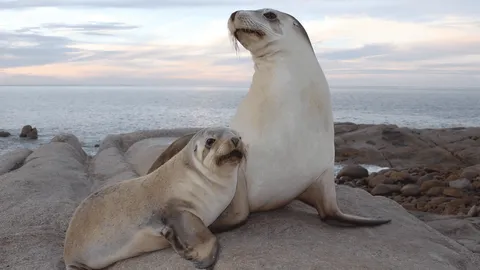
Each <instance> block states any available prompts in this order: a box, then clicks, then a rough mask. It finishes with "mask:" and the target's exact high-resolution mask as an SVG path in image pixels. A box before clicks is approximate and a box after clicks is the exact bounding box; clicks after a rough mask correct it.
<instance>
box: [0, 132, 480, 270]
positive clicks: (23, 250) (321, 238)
mask: <svg viewBox="0 0 480 270" xmlns="http://www.w3.org/2000/svg"><path fill="white" fill-rule="evenodd" d="M137 134H139V136H137V137H136V136H133V135H132V134H128V135H126V136H127V137H125V138H127V140H124V139H123V138H124V137H122V136H115V137H113V136H111V137H108V138H107V139H105V141H104V142H103V143H102V145H103V147H102V148H101V149H99V153H98V154H97V155H96V156H95V157H93V158H92V159H91V160H89V158H88V157H86V155H85V153H84V152H83V150H82V149H81V148H80V149H79V148H78V145H79V144H77V142H78V140H76V139H75V138H72V137H68V138H63V139H62V140H58V139H57V140H52V142H50V143H48V144H45V145H43V146H41V147H39V148H38V149H36V150H35V151H34V152H33V153H32V154H30V155H29V156H28V158H27V159H26V161H25V164H24V165H23V166H22V167H21V168H19V169H17V170H15V171H12V172H10V173H8V174H4V175H2V176H0V224H2V226H1V227H0V243H2V244H1V245H0V269H35V270H43V269H48V270H51V269H64V266H63V265H62V263H61V256H62V253H63V241H64V234H65V230H66V228H67V226H68V221H69V220H70V218H71V215H72V214H73V211H74V210H75V207H76V206H77V205H78V203H80V201H81V200H82V199H83V198H85V197H86V196H87V195H88V194H89V193H90V192H92V191H94V190H96V189H97V188H99V187H100V186H103V185H108V184H112V183H115V182H117V181H121V180H123V179H129V178H131V177H135V176H136V175H138V174H141V172H137V170H139V171H143V170H144V169H142V168H146V167H148V166H149V165H147V164H152V163H153V162H154V160H155V159H156V155H155V154H154V153H152V152H149V153H148V154H145V153H147V152H148V151H147V150H146V149H147V148H156V149H162V147H164V146H165V141H162V140H155V139H153V140H149V139H151V138H154V137H155V133H148V134H147V133H145V132H139V133H137ZM152 134H153V136H150V135H152ZM158 134H162V133H158ZM180 135H182V134H178V135H175V136H180ZM162 136H163V135H162ZM166 137H171V136H166ZM142 140H148V141H143V142H142ZM137 143H138V144H137ZM127 146H128V147H127ZM144 151H146V152H144ZM126 153H127V154H126ZM139 168H140V169H139ZM337 190H338V200H339V204H340V207H341V208H342V209H343V210H344V211H345V212H347V213H355V214H359V215H363V216H371V217H390V218H392V219H393V222H392V223H391V224H387V225H383V226H379V227H374V228H342V227H334V226H330V225H327V224H325V223H323V222H322V221H320V220H319V218H318V216H317V215H316V213H315V211H314V210H313V209H312V208H309V207H307V206H305V205H303V204H301V203H299V202H294V203H292V204H290V205H289V206H288V207H286V208H284V209H279V210H277V211H272V212H268V213H256V214H252V215H251V217H250V218H249V221H248V222H247V223H246V224H245V225H244V226H242V227H240V228H238V229H235V230H232V231H230V232H225V233H222V234H219V235H218V236H219V240H220V244H221V246H222V248H221V253H220V258H219V261H218V264H217V267H216V268H215V269H228V270H230V269H382V270H383V269H419V270H420V269H422V270H424V269H435V270H442V269H445V270H446V269H462V270H463V269H467V270H469V269H472V270H474V269H475V270H476V269H478V265H479V264H480V258H479V257H478V256H477V255H476V254H475V253H473V252H471V251H470V250H468V249H467V248H465V247H464V246H462V245H460V244H459V243H457V242H456V241H454V240H452V239H450V238H448V237H447V236H445V235H443V234H442V233H440V232H438V231H437V230H435V229H433V228H432V227H430V226H428V225H427V224H425V223H424V222H422V221H421V220H419V219H417V218H416V217H415V216H413V215H411V214H409V213H408V212H407V211H406V210H404V208H403V207H401V206H400V205H399V204H397V203H396V202H394V201H392V200H390V199H388V198H385V197H374V196H371V195H370V194H368V193H367V192H366V191H364V190H361V189H355V188H350V187H346V186H338V187H337ZM62 267H63V268H62ZM108 269H109V270H119V269H125V270H126V269H142V270H143V269H145V270H149V269H194V268H193V266H192V264H191V263H190V262H188V261H185V260H183V259H181V258H180V257H179V256H178V255H177V254H176V253H174V252H173V250H172V249H166V250H162V251H157V252H152V253H149V254H145V255H142V256H138V257H135V258H131V259H128V260H125V261H121V262H119V263H117V264H115V265H113V266H111V267H109V268H108Z"/></svg>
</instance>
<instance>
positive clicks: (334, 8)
mask: <svg viewBox="0 0 480 270" xmlns="http://www.w3.org/2000/svg"><path fill="white" fill-rule="evenodd" d="M267 7H268V8H274V9H278V10H281V11H284V12H287V13H290V14H291V15H293V16H295V17H296V18H297V19H298V20H299V21H300V22H301V23H302V24H303V25H304V27H305V28H306V30H307V32H308V34H309V35H310V39H311V41H312V43H313V47H314V49H315V52H316V55H317V58H318V61H319V63H320V65H321V67H322V69H323V70H324V72H325V74H326V76H327V80H328V82H329V84H330V85H332V86H337V85H338V86H421V87H424V86H426V87H439V86H441V87H476V86H480V1H478V0H448V1H447V0H316V1H302V0H296V1H295V0H288V1H287V0H277V1H246V0H245V1H242V0H223V1H221V0H217V1H208V0H205V1H194V0H189V1H188V0H176V1H175V0H171V1H162V0H17V1H14V0H0V18H1V19H0V85H159V86H180V87H182V86H204V87H227V86H233V87H246V88H248V86H249V84H250V80H251V76H252V74H253V63H252V61H251V58H250V55H249V53H248V52H247V51H246V50H245V49H244V48H242V47H241V46H240V51H239V52H235V49H234V46H233V44H232V42H231V40H230V37H229V35H228V30H227V20H228V18H229V16H230V14H231V13H232V12H233V11H235V10H239V9H258V8H267Z"/></svg>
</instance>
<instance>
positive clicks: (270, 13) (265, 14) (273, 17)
mask: <svg viewBox="0 0 480 270" xmlns="http://www.w3.org/2000/svg"><path fill="white" fill-rule="evenodd" d="M263 17H265V18H267V19H269V20H275V19H276V18H277V15H276V14H275V13H273V12H271V11H269V12H267V13H264V14H263Z"/></svg>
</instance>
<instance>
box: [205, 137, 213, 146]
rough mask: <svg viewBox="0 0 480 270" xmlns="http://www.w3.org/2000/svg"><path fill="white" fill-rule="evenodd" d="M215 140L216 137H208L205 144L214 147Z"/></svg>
mask: <svg viewBox="0 0 480 270" xmlns="http://www.w3.org/2000/svg"><path fill="white" fill-rule="evenodd" d="M214 142H215V139H214V138H208V139H207V141H206V142H205V146H206V147H207V148H210V147H212V145H213V143H214Z"/></svg>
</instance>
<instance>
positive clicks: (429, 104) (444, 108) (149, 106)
mask: <svg viewBox="0 0 480 270" xmlns="http://www.w3.org/2000/svg"><path fill="white" fill-rule="evenodd" d="M245 95H246V90H235V89H218V90H209V91H204V90H191V89H190V90H189V89H175V90H165V89H160V88H156V87H59V86H56V87H51V86H49V87H46V86H42V87H8V86H3V87H0V130H6V131H9V132H10V133H12V136H10V137H9V138H0V154H3V153H5V152H7V151H9V150H11V149H15V148H17V147H25V146H26V147H29V148H33V147H36V146H38V145H40V144H43V143H45V142H48V141H49V140H50V139H51V138H52V137H53V136H54V135H56V134H58V133H60V132H72V133H74V134H75V135H76V136H78V138H79V139H80V140H81V141H82V143H83V146H84V148H85V150H86V151H87V152H88V153H90V154H94V153H95V152H96V151H95V148H94V145H95V144H97V143H100V142H101V140H102V139H103V138H104V137H105V136H106V135H107V134H112V133H124V132H132V131H136V130H141V129H159V128H175V127H187V126H188V127H202V126H209V125H226V124H228V122H229V120H230V118H231V117H232V116H233V114H234V112H235V109H236V106H237V105H238V104H239V102H240V101H241V99H242V98H243V97H244V96H245ZM332 99H333V106H334V117H335V121H350V122H355V123H392V124H397V125H400V126H408V127H453V126H480V88H479V89H448V90H447V89H413V88H402V89H392V88H381V87H375V88H373V87H364V88H355V89H353V88H335V87H332ZM27 124H30V125H32V126H35V127H37V129H38V132H39V139H38V140H37V141H28V140H24V139H21V138H19V137H18V134H19V133H20V130H21V128H22V126H24V125H27Z"/></svg>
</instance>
